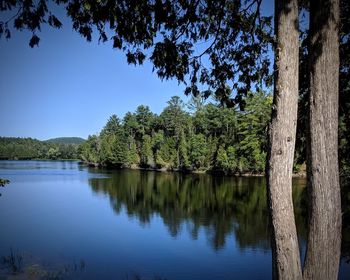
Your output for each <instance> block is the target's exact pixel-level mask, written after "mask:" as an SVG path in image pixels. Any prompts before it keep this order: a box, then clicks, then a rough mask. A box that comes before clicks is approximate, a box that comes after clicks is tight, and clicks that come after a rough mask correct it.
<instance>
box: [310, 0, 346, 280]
mask: <svg viewBox="0 0 350 280" xmlns="http://www.w3.org/2000/svg"><path fill="white" fill-rule="evenodd" d="M310 2H311V3H310V4H311V5H310V100H309V106H310V115H309V118H310V119H309V121H310V131H309V158H308V164H309V172H308V173H309V174H308V178H309V180H308V181H309V186H308V188H309V233H308V245H307V254H306V259H305V266H304V279H337V277H338V269H339V259H340V246H341V199H340V186H339V171H338V92H339V90H338V87H339V38H338V28H339V0H326V1H324V0H314V1H310Z"/></svg>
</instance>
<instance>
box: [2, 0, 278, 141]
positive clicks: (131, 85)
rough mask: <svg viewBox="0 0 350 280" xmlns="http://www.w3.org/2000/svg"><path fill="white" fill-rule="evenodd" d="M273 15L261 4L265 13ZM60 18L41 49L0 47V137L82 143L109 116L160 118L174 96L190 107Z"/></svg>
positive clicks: (16, 41)
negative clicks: (142, 111)
mask: <svg viewBox="0 0 350 280" xmlns="http://www.w3.org/2000/svg"><path fill="white" fill-rule="evenodd" d="M272 10H273V7H272V2H270V0H266V1H263V11H265V13H267V14H271V11H272ZM56 15H57V14H56ZM58 16H59V18H60V20H61V21H62V22H63V28H62V29H60V30H56V29H53V28H50V27H48V26H43V29H42V32H41V33H40V34H38V35H39V36H40V38H41V41H40V44H39V47H35V48H33V49H32V48H30V47H29V45H28V42H29V40H30V38H31V33H30V32H26V31H23V32H18V31H13V32H12V38H11V39H10V40H8V41H7V40H5V39H4V38H2V39H0V63H1V67H0V106H1V107H0V108H1V109H0V136H14V137H32V138H37V139H41V140H45V139H49V138H53V137H61V136H79V137H83V138H87V136H88V135H89V134H96V133H98V132H99V131H100V130H101V128H102V127H103V126H104V124H105V123H106V121H107V119H108V118H109V116H111V115H112V114H117V115H118V116H119V117H120V118H122V117H123V116H124V114H125V113H126V112H127V111H135V109H136V107H137V106H138V105H141V104H143V105H147V106H149V107H150V109H151V110H152V111H153V112H155V113H160V112H161V111H162V110H163V108H164V107H165V106H166V102H167V101H168V100H169V99H170V97H171V96H173V95H178V96H180V97H181V98H182V99H183V100H184V101H188V100H189V98H188V97H185V96H184V94H183V92H184V86H183V85H179V84H178V83H177V81H175V80H172V81H163V82H162V81H161V80H160V79H159V78H158V77H157V75H156V74H155V73H152V65H151V64H150V63H149V62H146V63H145V64H144V65H143V66H132V65H128V64H127V62H126V58H125V55H124V54H123V53H122V52H121V51H117V50H113V48H112V45H111V43H105V44H103V43H101V44H98V42H97V40H93V42H92V43H88V42H86V40H85V39H84V38H82V37H81V36H80V35H79V34H78V33H77V32H75V31H73V30H72V24H71V21H70V19H68V18H66V17H65V16H64V13H63V10H62V11H60V10H59V11H58ZM1 17H4V15H3V14H0V20H2V18H1Z"/></svg>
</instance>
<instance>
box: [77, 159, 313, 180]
mask: <svg viewBox="0 0 350 280" xmlns="http://www.w3.org/2000/svg"><path fill="white" fill-rule="evenodd" d="M79 164H81V165H85V166H88V167H91V168H96V169H109V170H122V169H126V170H141V171H154V172H163V173H174V172H177V173H182V174H195V175H198V174H205V175H214V176H219V175H220V176H228V177H265V173H264V172H254V171H245V172H227V171H225V170H186V169H171V168H165V167H163V168H152V167H140V166H136V165H134V166H121V167H117V166H103V165H101V164H98V163H91V162H84V161H79ZM292 177H293V178H306V172H298V173H293V175H292Z"/></svg>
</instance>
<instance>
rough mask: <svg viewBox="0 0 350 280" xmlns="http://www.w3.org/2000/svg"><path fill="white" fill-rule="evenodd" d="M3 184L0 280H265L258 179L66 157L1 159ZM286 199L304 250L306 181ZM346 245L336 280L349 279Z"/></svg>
mask: <svg viewBox="0 0 350 280" xmlns="http://www.w3.org/2000/svg"><path fill="white" fill-rule="evenodd" d="M0 178H7V179H10V181H11V184H10V185H8V186H6V187H5V188H1V189H0V192H1V194H2V196H1V197H0V256H2V266H1V269H0V279H7V278H6V277H7V274H8V273H9V271H11V269H12V270H13V269H14V265H16V264H17V266H16V267H19V270H20V271H22V274H21V273H20V274H19V276H23V275H27V276H24V278H23V279H25V277H28V275H31V276H32V277H33V279H41V278H45V279H137V277H140V278H141V279H168V280H171V279H201V280H204V279H271V250H270V244H269V228H268V219H267V211H266V198H265V185H264V184H265V182H264V180H263V179H262V178H229V177H225V178H220V177H213V176H209V175H186V176H185V175H180V174H168V173H166V174H165V173H157V172H140V171H132V170H124V171H101V170H96V169H89V168H86V167H82V166H79V165H78V164H77V163H76V162H68V161H56V162H53V161H0ZM293 195H294V204H295V211H296V219H297V224H298V232H299V240H300V243H301V244H302V247H304V244H305V238H306V230H305V217H306V211H305V210H304V209H305V207H304V206H305V200H306V198H305V197H306V188H305V182H304V181H303V180H295V181H294V188H293ZM348 233H349V232H345V234H344V239H347V241H349V238H347V237H349V234H348ZM344 243H346V242H344ZM349 243H350V242H349ZM349 243H347V244H349ZM343 247H344V248H343V252H342V255H343V257H342V260H341V268H340V275H339V278H340V279H350V264H348V263H347V261H348V260H349V257H347V256H349V255H350V254H349V251H350V250H349V251H347V250H346V248H348V249H350V246H348V245H347V246H345V245H344V246H343ZM11 255H12V257H13V259H12V262H11V259H10V258H9V257H10V256H11ZM35 277H36V278H35ZM55 277H56V278H55ZM57 277H61V278H57ZM16 279H17V278H16ZM20 279H22V278H20Z"/></svg>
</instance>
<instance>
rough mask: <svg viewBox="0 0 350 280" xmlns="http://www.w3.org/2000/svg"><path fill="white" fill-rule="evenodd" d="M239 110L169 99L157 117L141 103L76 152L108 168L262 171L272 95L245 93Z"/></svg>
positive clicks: (116, 118) (86, 159)
mask: <svg viewBox="0 0 350 280" xmlns="http://www.w3.org/2000/svg"><path fill="white" fill-rule="evenodd" d="M245 102H246V106H245V110H244V111H240V110H239V109H238V108H237V107H234V108H227V107H222V106H220V105H219V104H215V102H214V103H204V102H203V100H202V99H200V98H193V99H192V100H191V101H190V102H189V103H188V104H185V103H184V102H183V101H182V100H181V99H180V98H179V97H178V96H173V97H171V99H170V100H169V101H168V102H167V106H166V107H165V108H164V110H163V111H162V112H161V113H160V114H159V115H157V114H155V113H153V112H151V110H150V109H149V107H148V106H144V105H141V106H139V107H137V109H136V111H135V112H128V113H126V114H125V116H124V118H123V119H119V118H118V117H117V116H116V115H112V116H111V117H110V118H109V120H108V121H107V123H106V125H105V126H104V128H103V129H102V130H101V132H100V133H99V134H98V135H92V136H89V137H88V139H87V141H85V142H84V143H83V144H81V146H80V148H79V151H80V156H81V158H82V160H83V161H85V162H88V163H91V164H94V165H99V166H107V167H144V168H157V169H169V170H184V171H207V170H212V171H223V172H225V173H244V172H254V173H257V172H263V171H264V168H265V161H266V144H267V125H268V121H269V116H270V110H271V103H272V97H271V96H270V95H268V94H265V93H262V92H260V93H255V94H250V95H249V96H248V97H247V98H246V99H245Z"/></svg>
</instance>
